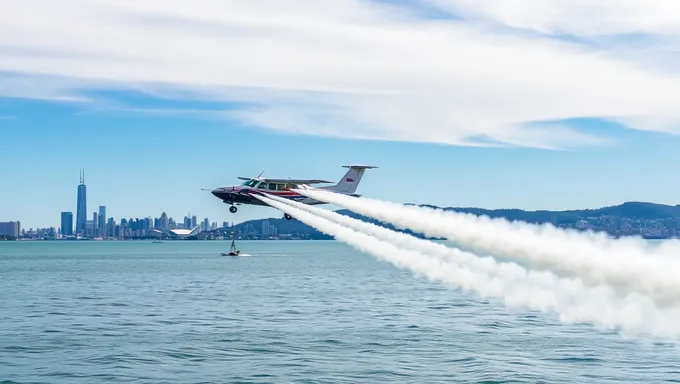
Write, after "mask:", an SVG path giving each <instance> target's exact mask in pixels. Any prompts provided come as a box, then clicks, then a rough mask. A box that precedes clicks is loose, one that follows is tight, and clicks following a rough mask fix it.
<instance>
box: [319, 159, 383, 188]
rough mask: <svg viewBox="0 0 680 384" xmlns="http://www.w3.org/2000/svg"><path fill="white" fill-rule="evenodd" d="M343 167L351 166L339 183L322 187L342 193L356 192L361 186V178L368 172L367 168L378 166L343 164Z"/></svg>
mask: <svg viewBox="0 0 680 384" xmlns="http://www.w3.org/2000/svg"><path fill="white" fill-rule="evenodd" d="M343 167H344V168H349V170H348V171H347V173H345V176H343V177H342V179H340V181H338V183H337V184H335V185H331V186H328V187H323V188H321V189H326V190H329V191H333V192H340V193H354V192H355V191H356V190H357V187H358V186H359V182H360V181H361V178H362V177H363V176H364V172H366V170H367V169H372V168H378V167H376V166H373V165H343Z"/></svg>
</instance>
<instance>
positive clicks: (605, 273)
mask: <svg viewBox="0 0 680 384" xmlns="http://www.w3.org/2000/svg"><path fill="white" fill-rule="evenodd" d="M296 192H298V193H300V194H301V195H304V196H307V197H310V198H313V199H315V200H319V201H323V202H327V203H330V204H334V205H337V206H341V207H343V208H346V209H349V210H351V211H354V212H356V213H359V214H362V215H365V216H369V217H373V218H375V219H378V220H380V221H383V222H389V223H392V224H393V225H395V226H396V227H398V228H402V229H407V228H408V229H411V230H415V231H417V232H421V233H423V234H425V235H426V236H431V237H444V238H447V239H450V240H453V241H456V242H458V243H460V244H461V245H463V246H464V247H466V248H470V249H471V250H473V251H475V252H484V253H489V254H494V255H497V256H502V257H507V258H510V259H514V260H522V261H526V262H529V263H531V265H532V267H535V268H538V269H548V270H553V271H555V272H558V273H562V274H567V275H571V276H576V277H579V278H582V279H583V280H584V281H586V282H589V283H591V284H607V285H610V286H612V287H614V288H616V289H617V290H619V291H621V292H623V293H629V292H640V293H643V294H645V295H649V296H650V297H652V298H653V299H654V300H655V301H656V302H657V303H658V304H659V305H673V304H677V303H679V302H680V279H678V276H680V257H678V258H675V259H673V258H671V257H669V255H668V251H669V250H671V249H672V248H668V247H661V248H659V249H653V248H650V247H647V246H642V245H640V244H639V243H637V242H634V241H625V240H613V239H610V238H607V237H605V236H598V235H595V234H589V235H585V234H582V233H578V232H575V231H572V232H570V231H564V230H561V229H558V228H555V227H552V226H536V225H531V224H520V223H510V222H508V221H506V220H498V219H496V220H494V219H489V218H485V217H477V216H474V215H465V214H460V213H456V212H446V211H443V210H435V209H431V208H422V207H414V206H404V205H401V204H397V203H391V202H385V201H380V200H375V199H369V198H363V197H362V198H357V197H350V196H345V195H342V194H338V193H333V192H327V191H319V190H296ZM675 255H677V256H680V252H676V253H675ZM675 255H674V256H675Z"/></svg>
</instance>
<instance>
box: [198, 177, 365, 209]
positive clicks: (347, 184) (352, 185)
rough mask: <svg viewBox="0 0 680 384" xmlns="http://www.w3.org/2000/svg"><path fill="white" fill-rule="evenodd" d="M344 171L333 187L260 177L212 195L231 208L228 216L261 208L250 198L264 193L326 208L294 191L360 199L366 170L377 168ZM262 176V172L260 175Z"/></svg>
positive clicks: (259, 201) (304, 180)
mask: <svg viewBox="0 0 680 384" xmlns="http://www.w3.org/2000/svg"><path fill="white" fill-rule="evenodd" d="M343 167H344V168H349V169H348V170H347V173H345V176H343V177H342V178H341V179H340V181H338V182H337V183H336V184H334V185H329V186H324V187H318V188H313V187H312V185H314V184H322V183H328V184H330V183H331V182H330V181H325V180H318V179H291V178H287V179H279V178H269V177H261V176H262V173H260V174H259V175H258V176H257V177H240V176H239V179H241V180H245V182H244V183H242V184H241V185H232V186H226V187H219V188H215V189H213V190H212V191H211V193H212V194H213V195H214V196H215V197H217V198H218V199H220V200H222V202H223V203H225V204H229V205H231V207H229V211H230V212H231V213H236V211H237V210H238V208H236V206H237V205H241V204H245V205H261V206H266V205H267V204H266V203H264V202H263V201H262V200H259V199H257V198H255V197H253V196H252V195H254V194H258V193H261V192H265V193H268V194H271V195H274V196H279V197H282V198H286V199H291V200H295V201H297V202H300V203H303V204H307V205H319V204H327V203H326V202H323V201H318V200H314V199H312V198H309V197H307V196H304V195H301V194H299V193H296V192H295V190H296V189H319V190H324V191H332V192H335V193H342V194H345V195H349V196H353V197H359V196H361V195H359V194H357V193H355V191H356V190H357V187H358V186H359V182H360V181H361V178H362V177H363V175H364V172H366V170H367V169H372V168H378V167H376V166H372V165H343ZM263 172H264V171H263ZM283 217H284V218H285V219H286V220H290V219H292V217H291V216H290V215H289V214H287V213H286V214H284V215H283Z"/></svg>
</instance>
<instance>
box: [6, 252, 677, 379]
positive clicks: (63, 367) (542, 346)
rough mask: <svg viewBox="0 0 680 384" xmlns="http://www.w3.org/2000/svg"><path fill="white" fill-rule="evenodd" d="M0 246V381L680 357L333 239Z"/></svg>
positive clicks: (608, 363)
mask: <svg viewBox="0 0 680 384" xmlns="http://www.w3.org/2000/svg"><path fill="white" fill-rule="evenodd" d="M238 246H239V248H240V249H241V250H242V251H243V252H245V253H248V254H250V255H251V256H248V257H239V258H230V257H221V256H220V255H219V252H222V251H225V250H227V249H228V247H229V242H226V241H224V242H220V241H215V242H210V241H175V242H164V243H161V244H153V243H151V242H142V241H134V242H132V241H131V242H0V382H3V383H133V382H134V383H168V382H177V383H383V382H388V383H444V382H446V383H450V382H456V383H662V382H680V352H678V350H677V349H676V348H675V347H674V346H672V345H666V344H662V343H644V342H640V341H638V340H627V339H625V338H623V337H621V336H620V335H619V334H617V333H615V332H604V331H600V330H597V329H595V328H594V327H592V326H590V325H587V324H583V325H580V324H579V325H563V324H560V323H559V321H558V319H557V317H556V316H554V315H552V314H542V313H539V312H534V311H528V310H527V311H524V310H518V309H508V308H506V307H505V306H504V305H503V304H502V303H498V302H495V301H488V300H483V299H480V298H478V297H476V296H475V295H474V294H469V293H465V292H462V291H460V290H458V289H455V288H453V287H449V286H445V285H442V284H439V283H437V282H432V281H428V280H426V279H424V278H422V277H419V276H415V275H413V274H411V273H410V272H409V271H405V270H400V269H397V268H395V267H394V266H392V265H390V264H387V263H384V262H381V261H378V260H376V259H374V258H373V257H372V256H370V255H366V254H363V253H360V252H357V251H354V250H353V249H351V248H350V247H348V246H346V245H344V244H342V243H339V242H334V241H299V242H295V241H289V242H288V241H271V242H267V241H265V242H256V241H254V242H246V241H243V242H240V243H239V244H238Z"/></svg>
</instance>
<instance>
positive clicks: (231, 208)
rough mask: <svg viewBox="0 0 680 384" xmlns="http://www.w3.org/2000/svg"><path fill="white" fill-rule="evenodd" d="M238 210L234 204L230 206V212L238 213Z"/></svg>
mask: <svg viewBox="0 0 680 384" xmlns="http://www.w3.org/2000/svg"><path fill="white" fill-rule="evenodd" d="M236 211H238V208H236V207H234V206H233V205H232V206H231V207H229V212H231V213H236Z"/></svg>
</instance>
